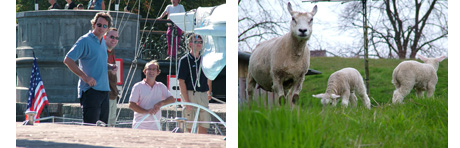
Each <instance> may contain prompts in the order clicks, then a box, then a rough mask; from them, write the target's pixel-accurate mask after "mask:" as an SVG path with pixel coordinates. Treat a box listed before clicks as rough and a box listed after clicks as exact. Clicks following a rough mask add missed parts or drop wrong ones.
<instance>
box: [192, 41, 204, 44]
mask: <svg viewBox="0 0 460 148" xmlns="http://www.w3.org/2000/svg"><path fill="white" fill-rule="evenodd" d="M193 43H194V44H203V41H193Z"/></svg>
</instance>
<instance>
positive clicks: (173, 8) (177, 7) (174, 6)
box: [157, 0, 185, 59]
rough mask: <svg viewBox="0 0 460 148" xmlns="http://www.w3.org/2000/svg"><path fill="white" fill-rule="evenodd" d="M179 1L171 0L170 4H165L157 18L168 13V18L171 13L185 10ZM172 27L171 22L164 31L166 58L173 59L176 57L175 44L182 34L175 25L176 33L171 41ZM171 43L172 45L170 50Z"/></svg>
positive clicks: (178, 41) (178, 42)
mask: <svg viewBox="0 0 460 148" xmlns="http://www.w3.org/2000/svg"><path fill="white" fill-rule="evenodd" d="M179 2H180V0H171V5H168V6H166V9H165V11H164V12H163V13H162V14H161V16H160V17H158V18H157V19H161V18H163V17H165V16H166V15H168V19H169V15H170V14H172V13H181V12H185V9H184V6H182V5H181V4H179ZM172 27H173V26H172V25H171V24H168V31H167V32H166V40H167V43H168V58H173V59H175V58H176V53H177V47H176V45H179V44H180V36H181V35H182V30H181V29H180V28H179V27H176V29H177V35H176V36H175V37H174V39H173V40H174V41H171V34H172ZM176 42H177V43H176ZM171 44H172V45H173V46H172V51H171Z"/></svg>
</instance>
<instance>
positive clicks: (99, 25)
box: [96, 23, 108, 28]
mask: <svg viewBox="0 0 460 148" xmlns="http://www.w3.org/2000/svg"><path fill="white" fill-rule="evenodd" d="M96 25H97V27H101V26H102V24H101V23H98V24H96ZM107 27H108V26H107V25H104V28H107Z"/></svg>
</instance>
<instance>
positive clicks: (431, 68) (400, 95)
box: [391, 55, 446, 103]
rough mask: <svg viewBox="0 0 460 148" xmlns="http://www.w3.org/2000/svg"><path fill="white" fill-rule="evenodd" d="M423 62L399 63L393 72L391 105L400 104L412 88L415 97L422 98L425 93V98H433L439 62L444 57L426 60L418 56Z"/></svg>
mask: <svg viewBox="0 0 460 148" xmlns="http://www.w3.org/2000/svg"><path fill="white" fill-rule="evenodd" d="M418 56H419V58H420V59H421V60H422V61H423V62H424V63H420V62H417V61H404V62H401V63H400V64H399V65H398V66H397V67H396V68H395V69H394V71H393V79H392V81H391V82H392V83H393V84H394V85H395V87H396V90H395V91H394V93H393V99H392V100H393V103H402V101H403V99H404V97H406V96H407V95H408V94H409V93H410V91H411V90H412V88H414V89H415V92H416V96H417V97H423V96H424V91H427V97H431V96H433V93H434V90H435V87H436V83H438V76H437V74H436V72H437V71H438V67H439V62H441V61H442V60H444V59H445V58H446V56H441V57H438V58H426V57H423V56H421V55H418Z"/></svg>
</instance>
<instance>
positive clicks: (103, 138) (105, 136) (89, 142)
mask: <svg viewBox="0 0 460 148" xmlns="http://www.w3.org/2000/svg"><path fill="white" fill-rule="evenodd" d="M224 138H225V137H224V136H219V135H202V134H189V133H185V134H184V133H171V132H167V131H152V130H141V129H130V128H112V127H96V126H80V125H64V124H54V123H38V124H35V125H34V126H30V125H29V126H24V125H22V123H20V122H17V123H16V147H65V148H76V147H78V148H81V147H87V148H103V147H191V148H194V147H197V148H198V147H199V148H201V147H226V141H225V140H224Z"/></svg>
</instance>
